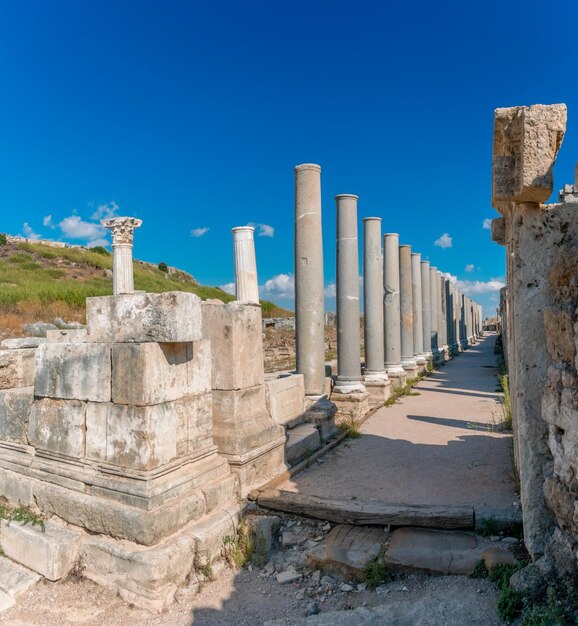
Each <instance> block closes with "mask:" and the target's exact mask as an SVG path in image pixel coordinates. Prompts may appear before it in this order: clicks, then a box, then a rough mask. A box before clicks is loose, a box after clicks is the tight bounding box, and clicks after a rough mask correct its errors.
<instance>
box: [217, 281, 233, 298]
mask: <svg viewBox="0 0 578 626" xmlns="http://www.w3.org/2000/svg"><path fill="white" fill-rule="evenodd" d="M220 287H221V289H222V290H223V291H226V292H227V293H230V294H231V295H232V296H234V295H235V283H226V284H225V285H220Z"/></svg>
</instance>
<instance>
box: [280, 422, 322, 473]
mask: <svg viewBox="0 0 578 626" xmlns="http://www.w3.org/2000/svg"><path fill="white" fill-rule="evenodd" d="M320 447H321V438H320V436H319V431H318V430H317V428H315V426H313V425H311V424H300V425H299V426H295V428H291V429H289V431H288V432H287V444H286V445H285V455H286V459H287V463H288V464H289V465H295V464H296V463H299V461H302V460H304V459H306V458H307V457H309V456H311V454H313V452H315V450H318V449H319V448H320Z"/></svg>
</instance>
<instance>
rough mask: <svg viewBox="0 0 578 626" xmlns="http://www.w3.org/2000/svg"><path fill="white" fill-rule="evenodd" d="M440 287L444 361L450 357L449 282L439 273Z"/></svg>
mask: <svg viewBox="0 0 578 626" xmlns="http://www.w3.org/2000/svg"><path fill="white" fill-rule="evenodd" d="M437 275H438V281H437V282H438V285H437V292H438V294H439V300H438V302H439V308H438V347H439V349H440V350H441V351H442V353H443V357H442V358H443V359H444V360H445V359H447V358H448V356H449V347H448V320H447V312H448V294H447V288H446V283H447V280H446V279H445V278H444V277H443V276H442V273H441V272H440V271H438V273H437Z"/></svg>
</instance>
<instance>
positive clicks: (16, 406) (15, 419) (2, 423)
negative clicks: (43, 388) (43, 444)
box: [0, 387, 34, 443]
mask: <svg viewBox="0 0 578 626" xmlns="http://www.w3.org/2000/svg"><path fill="white" fill-rule="evenodd" d="M33 400H34V388H33V387H19V388H17V389H3V390H1V391H0V439H2V440H4V441H16V442H18V443H26V425H27V424H28V418H29V417H30V410H31V408H32V401H33Z"/></svg>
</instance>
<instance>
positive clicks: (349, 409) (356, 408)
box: [331, 391, 369, 421]
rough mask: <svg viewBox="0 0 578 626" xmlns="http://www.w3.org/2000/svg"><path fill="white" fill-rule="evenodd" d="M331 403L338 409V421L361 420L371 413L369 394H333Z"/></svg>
mask: <svg viewBox="0 0 578 626" xmlns="http://www.w3.org/2000/svg"><path fill="white" fill-rule="evenodd" d="M331 401H332V402H333V403H334V404H335V406H336V407H337V420H338V421H339V420H340V419H353V420H358V419H361V418H362V417H363V416H364V415H365V414H366V413H368V412H369V394H368V393H367V391H364V392H362V393H333V394H332V395H331Z"/></svg>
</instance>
